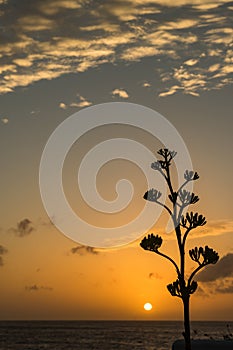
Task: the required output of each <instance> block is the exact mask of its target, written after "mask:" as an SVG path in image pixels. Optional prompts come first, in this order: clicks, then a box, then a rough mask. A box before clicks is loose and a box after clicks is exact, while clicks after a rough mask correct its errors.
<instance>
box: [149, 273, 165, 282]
mask: <svg viewBox="0 0 233 350" xmlns="http://www.w3.org/2000/svg"><path fill="white" fill-rule="evenodd" d="M148 277H149V279H159V280H161V279H162V277H161V276H160V275H159V274H158V273H156V272H150V273H149V275H148Z"/></svg>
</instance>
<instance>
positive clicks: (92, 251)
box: [70, 245, 99, 255]
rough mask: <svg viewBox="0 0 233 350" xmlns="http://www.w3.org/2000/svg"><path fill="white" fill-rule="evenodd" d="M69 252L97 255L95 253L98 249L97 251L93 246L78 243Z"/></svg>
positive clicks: (97, 252)
mask: <svg viewBox="0 0 233 350" xmlns="http://www.w3.org/2000/svg"><path fill="white" fill-rule="evenodd" d="M70 253H71V254H79V255H84V254H94V255H97V254H99V251H97V250H96V249H95V248H93V247H89V246H83V245H78V246H76V247H73V248H71V250H70Z"/></svg>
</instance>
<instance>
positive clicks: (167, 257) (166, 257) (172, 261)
mask: <svg viewBox="0 0 233 350" xmlns="http://www.w3.org/2000/svg"><path fill="white" fill-rule="evenodd" d="M155 253H156V254H158V255H161V256H163V257H164V258H165V259H167V260H169V261H170V262H171V263H172V264H173V265H174V266H175V269H176V272H177V274H178V276H180V270H179V268H178V266H177V265H176V263H175V261H174V260H173V259H172V258H170V256H168V255H166V254H164V253H161V252H160V251H158V250H157V251H156V252H155Z"/></svg>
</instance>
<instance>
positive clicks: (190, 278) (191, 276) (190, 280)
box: [188, 264, 206, 286]
mask: <svg viewBox="0 0 233 350" xmlns="http://www.w3.org/2000/svg"><path fill="white" fill-rule="evenodd" d="M205 266H206V265H204V264H200V265H199V266H198V267H197V268H196V269H195V270H194V271H193V272H192V273H191V275H190V277H189V279H188V286H190V284H191V282H192V279H193V277H194V276H195V275H196V273H197V272H198V271H200V270H201V269H202V268H203V267H205Z"/></svg>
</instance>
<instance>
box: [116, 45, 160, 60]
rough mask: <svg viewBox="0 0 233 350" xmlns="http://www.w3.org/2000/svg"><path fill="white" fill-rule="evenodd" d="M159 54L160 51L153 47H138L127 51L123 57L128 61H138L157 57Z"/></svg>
mask: <svg viewBox="0 0 233 350" xmlns="http://www.w3.org/2000/svg"><path fill="white" fill-rule="evenodd" d="M158 54H159V50H158V49H157V48H155V47H153V46H138V47H133V48H130V49H127V50H125V51H124V52H123V54H122V56H121V57H122V59H124V60H126V61H137V60H139V59H141V58H142V57H147V56H155V55H158Z"/></svg>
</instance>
